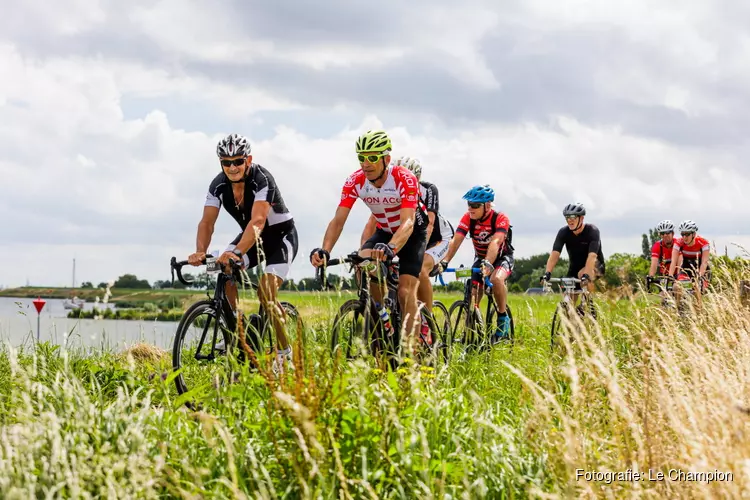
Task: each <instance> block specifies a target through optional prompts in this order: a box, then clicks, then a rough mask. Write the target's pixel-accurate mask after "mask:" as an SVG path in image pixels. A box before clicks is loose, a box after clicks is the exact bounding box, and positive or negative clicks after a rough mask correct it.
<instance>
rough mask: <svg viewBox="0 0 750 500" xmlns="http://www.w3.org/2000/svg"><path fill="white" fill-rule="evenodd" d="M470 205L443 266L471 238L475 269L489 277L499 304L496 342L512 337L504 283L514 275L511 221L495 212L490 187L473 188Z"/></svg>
mask: <svg viewBox="0 0 750 500" xmlns="http://www.w3.org/2000/svg"><path fill="white" fill-rule="evenodd" d="M463 199H464V200H466V202H467V203H468V211H467V212H466V213H465V214H464V216H463V217H462V218H461V222H459V224H458V228H457V229H456V234H455V235H453V238H451V242H450V244H449V245H448V253H447V254H446V256H445V259H443V262H442V265H443V267H446V266H447V264H448V262H450V261H451V259H452V258H453V256H454V255H456V252H457V251H458V249H459V247H460V246H461V244H462V243H463V241H464V238H466V236H467V235H468V236H469V238H471V240H472V242H473V243H474V254H475V262H474V265H473V266H472V267H480V268H482V275H483V276H490V281H491V282H492V284H493V287H492V293H493V295H494V298H495V303H496V304H497V310H498V315H497V330H496V331H495V335H494V337H493V341H495V342H496V341H498V340H500V339H507V338H509V336H510V318H509V317H508V314H507V311H506V304H507V297H508V291H507V289H506V287H505V281H506V280H507V279H508V277H509V276H510V275H511V273H512V272H513V263H514V259H513V245H512V244H511V240H512V236H513V233H512V230H511V225H510V219H508V216H507V215H505V214H504V213H502V212H498V211H496V210H494V208H493V202H494V201H495V191H494V190H493V189H492V188H491V187H490V186H489V185H487V184H485V185H483V186H474V187H473V188H471V189H469V191H467V192H466V194H465V195H464V196H463ZM482 275H479V273H475V274H474V275H473V276H472V280H473V281H474V282H481V281H482V277H483V276H482ZM476 289H477V291H478V294H479V295H478V296H477V297H476V298H475V304H478V303H479V301H480V300H481V298H482V295H481V293H482V289H483V287H481V286H480V287H477V288H476Z"/></svg>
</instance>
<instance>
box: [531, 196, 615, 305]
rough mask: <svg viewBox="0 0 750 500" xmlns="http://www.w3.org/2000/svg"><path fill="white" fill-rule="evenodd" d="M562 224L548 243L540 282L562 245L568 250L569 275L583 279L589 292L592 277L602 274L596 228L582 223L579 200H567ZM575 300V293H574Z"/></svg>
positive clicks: (583, 213) (582, 209) (546, 277)
mask: <svg viewBox="0 0 750 500" xmlns="http://www.w3.org/2000/svg"><path fill="white" fill-rule="evenodd" d="M562 213H563V216H564V217H565V222H566V225H565V226H563V227H562V228H560V230H559V231H558V232H557V236H556V237H555V242H554V243H553V244H552V252H551V253H550V254H549V258H548V259H547V265H546V267H545V272H544V276H542V279H541V281H542V283H544V282H545V281H547V280H549V279H550V277H551V276H552V270H553V269H554V268H555V265H557V261H558V260H560V252H562V249H563V247H565V248H566V249H567V251H568V260H569V264H568V272H567V274H566V276H567V277H569V278H579V279H580V280H581V281H583V282H585V283H586V285H587V288H588V289H589V291H590V292H593V291H594V280H596V279H597V278H598V277H600V276H603V275H604V271H605V266H604V254H603V253H602V242H601V237H600V234H599V228H597V227H596V226H595V225H593V224H588V223H585V222H584V218H585V217H586V207H584V206H583V205H582V204H581V203H570V204H568V205H566V206H565V208H563V211H562ZM576 300H578V295H576Z"/></svg>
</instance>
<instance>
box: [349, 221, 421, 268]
mask: <svg viewBox="0 0 750 500" xmlns="http://www.w3.org/2000/svg"><path fill="white" fill-rule="evenodd" d="M391 238H393V235H392V234H391V233H388V232H386V231H383V230H382V229H380V228H377V229H376V230H375V234H373V235H372V236H371V237H370V239H368V240H367V241H365V244H364V245H362V250H370V249H372V248H373V247H374V246H375V245H376V244H378V243H388V242H390V241H391ZM426 246H427V229H426V227H421V228H420V227H417V226H415V227H414V232H412V233H411V236H409V239H408V240H406V245H404V246H403V248H401V250H399V251H398V253H397V254H396V255H397V256H398V262H399V264H398V272H399V274H408V275H409V276H414V277H417V278H418V277H419V273H420V271H421V270H422V261H423V260H424V251H425V247H426Z"/></svg>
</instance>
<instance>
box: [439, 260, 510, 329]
mask: <svg viewBox="0 0 750 500" xmlns="http://www.w3.org/2000/svg"><path fill="white" fill-rule="evenodd" d="M443 272H445V273H455V274H456V278H468V280H467V281H466V282H465V284H464V302H466V303H467V304H469V310H471V308H473V307H474V296H475V294H474V293H472V292H473V291H474V290H477V292H479V283H478V282H475V281H474V279H473V278H472V277H471V275H472V274H473V273H481V272H482V269H481V268H479V267H463V266H460V267H457V268H456V267H449V268H446V269H444V270H443ZM438 279H439V280H440V284H441V285H443V286H445V281H443V276H442V274H438ZM492 287H493V284H492V283H491V282H490V277H489V276H485V277H484V294H485V295H486V296H487V312H486V313H485V315H484V317H485V319H486V318H489V315H490V309H491V308H492V307H495V308H496V305H495V297H494V296H493V295H492ZM476 295H479V293H477V294H476ZM468 317H470V316H467V318H468Z"/></svg>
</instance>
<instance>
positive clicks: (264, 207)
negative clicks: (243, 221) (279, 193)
mask: <svg viewBox="0 0 750 500" xmlns="http://www.w3.org/2000/svg"><path fill="white" fill-rule="evenodd" d="M270 210H271V204H270V203H268V202H267V201H256V202H255V203H253V211H252V213H251V214H250V224H248V225H247V227H245V231H244V232H243V233H242V238H240V241H239V242H238V243H237V249H238V250H240V251H241V252H242V253H247V252H248V251H249V250H250V249H251V248H253V245H255V242H256V241H257V235H259V234H260V232H261V231H263V226H265V225H266V218H267V217H268V212H269V211H270ZM256 229H257V233H256Z"/></svg>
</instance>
